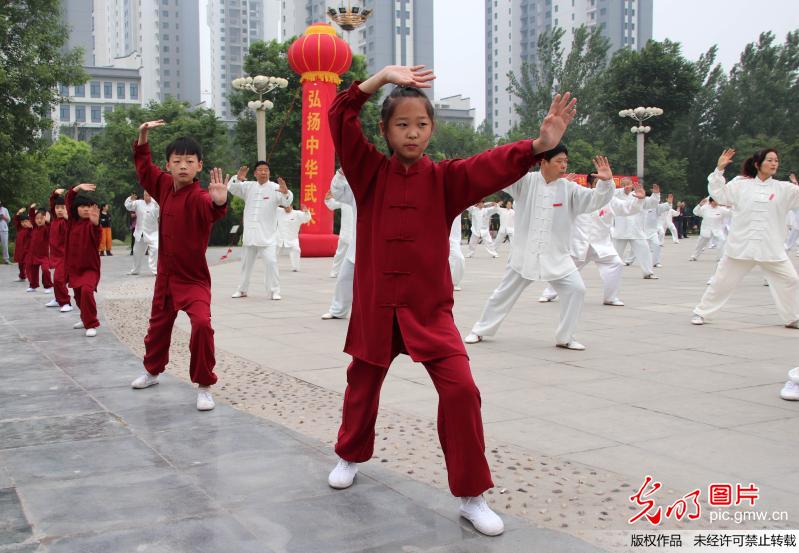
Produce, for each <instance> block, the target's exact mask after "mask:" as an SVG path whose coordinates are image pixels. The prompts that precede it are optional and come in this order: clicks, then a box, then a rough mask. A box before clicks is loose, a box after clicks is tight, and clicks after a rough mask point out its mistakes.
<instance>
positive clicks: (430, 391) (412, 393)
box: [380, 371, 438, 406]
mask: <svg viewBox="0 0 799 553" xmlns="http://www.w3.org/2000/svg"><path fill="white" fill-rule="evenodd" d="M406 401H429V402H431V403H434V404H437V403H438V392H436V388H435V386H433V383H432V382H430V381H429V380H428V381H427V382H415V381H413V380H405V379H402V378H396V377H393V376H391V371H389V373H388V376H386V379H385V380H384V381H383V388H382V389H381V390H380V404H381V405H386V406H388V405H394V404H401V403H404V402H406Z"/></svg>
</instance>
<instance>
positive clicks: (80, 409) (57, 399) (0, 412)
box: [0, 390, 101, 422]
mask: <svg viewBox="0 0 799 553" xmlns="http://www.w3.org/2000/svg"><path fill="white" fill-rule="evenodd" d="M2 405H3V407H2V409H0V422H2V421H8V420H10V419H23V418H31V417H51V416H56V415H77V414H82V413H95V412H97V411H100V410H101V408H100V406H99V405H98V404H97V402H96V401H94V400H93V399H92V398H91V397H89V396H87V395H86V394H85V393H84V392H83V391H82V390H73V391H69V392H47V393H26V392H20V393H18V394H16V395H12V396H5V397H3V398H2Z"/></svg>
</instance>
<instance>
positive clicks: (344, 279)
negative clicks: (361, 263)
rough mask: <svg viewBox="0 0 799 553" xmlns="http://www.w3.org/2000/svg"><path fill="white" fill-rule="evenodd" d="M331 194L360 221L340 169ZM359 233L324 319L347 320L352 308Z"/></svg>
mask: <svg viewBox="0 0 799 553" xmlns="http://www.w3.org/2000/svg"><path fill="white" fill-rule="evenodd" d="M330 194H331V195H332V197H333V198H334V199H335V200H336V201H337V202H339V203H341V204H342V205H346V206H348V207H349V208H350V209H351V210H352V216H353V220H356V221H357V220H358V206H357V205H355V196H353V194H352V189H351V188H350V183H348V182H347V179H346V177H345V176H344V172H343V171H342V170H341V169H339V170H338V171H336V174H335V175H333V180H332V181H331V182H330ZM356 238H357V232H356V230H355V229H354V228H353V232H352V240H350V244H349V247H348V248H347V254H346V256H345V257H344V262H343V263H342V264H341V270H340V271H339V273H338V276H337V277H336V289H335V291H334V292H333V301H332V302H330V309H329V310H328V312H327V313H325V314H324V315H322V319H324V320H330V319H345V318H346V317H347V315H348V314H349V312H350V308H351V307H352V281H353V280H354V278H355V240H356Z"/></svg>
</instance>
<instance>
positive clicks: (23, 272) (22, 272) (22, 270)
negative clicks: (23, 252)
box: [17, 261, 28, 280]
mask: <svg viewBox="0 0 799 553" xmlns="http://www.w3.org/2000/svg"><path fill="white" fill-rule="evenodd" d="M17 265H19V278H21V279H23V280H24V279H26V278H28V265H27V263H23V262H22V261H20V262H19V263H17Z"/></svg>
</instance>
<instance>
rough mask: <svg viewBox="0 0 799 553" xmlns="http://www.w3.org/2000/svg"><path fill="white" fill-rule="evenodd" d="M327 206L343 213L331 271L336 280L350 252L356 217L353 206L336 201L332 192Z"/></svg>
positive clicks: (326, 201) (329, 191)
mask: <svg viewBox="0 0 799 553" xmlns="http://www.w3.org/2000/svg"><path fill="white" fill-rule="evenodd" d="M339 171H340V170H339ZM336 174H339V173H336ZM333 178H334V179H335V178H336V177H335V176H334V177H333ZM342 178H343V175H342ZM331 187H332V184H331ZM325 205H326V206H327V208H328V209H329V210H330V211H335V210H336V209H338V210H340V212H341V222H340V225H339V230H338V245H337V246H336V253H335V255H333V268H332V269H331V270H330V278H336V277H337V276H338V273H339V271H340V270H341V265H342V264H343V263H344V259H345V258H346V257H347V250H349V246H350V242H351V241H352V235H353V233H354V232H355V217H353V209H352V206H350V205H347V204H345V203H341V202H340V201H338V200H337V199H335V198H334V197H333V192H332V190H328V191H327V194H325Z"/></svg>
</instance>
